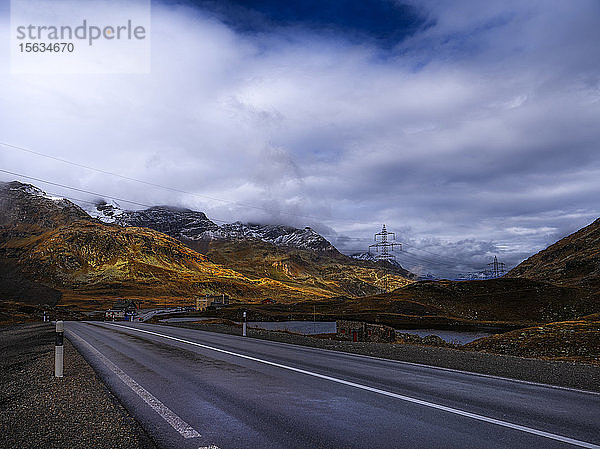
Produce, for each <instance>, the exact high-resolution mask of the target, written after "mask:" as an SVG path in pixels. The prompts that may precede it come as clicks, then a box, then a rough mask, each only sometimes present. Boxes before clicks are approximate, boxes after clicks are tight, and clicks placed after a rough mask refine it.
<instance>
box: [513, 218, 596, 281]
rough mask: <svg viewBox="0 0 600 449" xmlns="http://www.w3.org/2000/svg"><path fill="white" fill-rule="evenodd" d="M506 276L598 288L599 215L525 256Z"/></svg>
mask: <svg viewBox="0 0 600 449" xmlns="http://www.w3.org/2000/svg"><path fill="white" fill-rule="evenodd" d="M507 277H518V278H527V279H535V280H543V281H547V282H551V283H553V284H556V285H565V286H576V287H582V288H585V289H588V290H593V291H597V292H600V219H598V220H596V221H594V222H593V223H592V224H590V225H589V226H586V227H585V228H583V229H580V230H579V231H577V232H575V233H573V234H571V235H569V236H567V237H565V238H563V239H561V240H559V241H558V242H556V243H555V244H553V245H551V246H549V247H548V248H546V249H545V250H543V251H540V252H539V253H537V254H535V255H534V256H532V257H530V258H529V259H527V260H525V261H524V262H522V263H521V264H519V265H518V266H517V267H515V268H513V269H512V270H511V271H510V272H509V273H508V274H507Z"/></svg>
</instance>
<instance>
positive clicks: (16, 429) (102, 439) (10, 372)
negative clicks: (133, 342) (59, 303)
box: [0, 323, 156, 449]
mask: <svg viewBox="0 0 600 449" xmlns="http://www.w3.org/2000/svg"><path fill="white" fill-rule="evenodd" d="M64 344H65V346H64V358H65V372H64V377H63V378H62V379H57V378H55V377H54V327H53V326H52V325H50V324H48V323H46V324H44V323H35V324H20V325H12V326H1V327H0V352H1V354H2V357H1V359H0V372H1V379H2V380H1V381H0V429H2V431H1V432H0V447H2V448H19V449H24V448H32V449H33V448H36V449H37V448H40V447H47V448H82V449H83V448H90V447H94V448H106V449H109V448H111V449H112V448H132V449H136V448H147V449H154V448H156V446H155V445H154V443H153V442H152V440H151V439H150V437H149V436H148V435H147V434H146V433H145V431H144V429H143V428H142V427H141V425H140V424H139V423H138V422H137V421H135V420H134V419H133V418H132V417H131V416H130V415H129V413H128V412H127V411H126V410H125V408H124V407H123V406H122V405H121V404H120V403H119V401H118V400H117V399H116V398H115V397H114V396H113V395H112V393H111V392H110V391H109V390H108V389H107V388H106V387H105V386H104V384H103V383H102V381H101V380H99V378H98V377H97V376H96V374H95V373H94V370H93V369H92V368H91V367H90V366H89V365H88V363H87V362H86V361H85V360H84V359H83V357H82V356H81V355H80V354H79V352H77V350H76V349H75V348H74V347H73V346H72V345H71V343H70V342H69V341H68V340H66V339H65V343H64Z"/></svg>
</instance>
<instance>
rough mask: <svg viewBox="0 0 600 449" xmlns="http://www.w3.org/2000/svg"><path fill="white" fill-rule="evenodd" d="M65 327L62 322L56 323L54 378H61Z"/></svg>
mask: <svg viewBox="0 0 600 449" xmlns="http://www.w3.org/2000/svg"><path fill="white" fill-rule="evenodd" d="M64 336H65V325H64V323H63V322H62V321H57V322H56V342H55V343H54V377H63V342H64V338H65V337H64Z"/></svg>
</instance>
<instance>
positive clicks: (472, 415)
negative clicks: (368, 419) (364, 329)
mask: <svg viewBox="0 0 600 449" xmlns="http://www.w3.org/2000/svg"><path fill="white" fill-rule="evenodd" d="M106 324H107V325H108V326H113V327H117V328H122V329H123V328H124V329H129V330H131V331H134V332H142V333H145V334H150V335H155V336H157V337H162V338H166V339H169V340H173V341H178V342H181V343H186V344H189V345H192V346H198V347H200V348H204V349H209V350H211V351H215V352H220V353H222V354H227V355H232V356H235V357H240V358H242V359H246V360H252V361H254V362H259V363H264V364H265V365H270V366H275V367H277V368H282V369H285V370H288V371H294V372H296V373H301V374H306V375H308V376H312V377H317V378H319V379H324V380H328V381H331V382H336V383H339V384H343V385H348V386H350V387H354V388H358V389H361V390H366V391H371V392H373V393H378V394H381V395H384V396H388V397H392V398H395V399H400V400H402V401H406V402H412V403H413V404H419V405H422V406H425V407H429V408H433V409H436V410H442V411H445V412H448V413H453V414H455V415H460V416H465V417H467V418H472V419H475V420H477V421H482V422H487V423H490V424H496V425H498V426H502V427H507V428H510V429H514V430H519V431H521V432H525V433H529V434H532V435H537V436H540V437H544V438H548V439H551V440H555V441H560V442H562V443H567V444H571V445H573V446H578V447H584V448H587V449H600V446H599V445H597V444H593V443H588V442H586V441H580V440H576V439H574V438H569V437H566V436H563V435H557V434H554V433H550V432H545V431H543V430H538V429H533V428H531V427H526V426H521V425H519V424H514V423H511V422H508V421H502V420H500V419H496V418H491V417H489V416H485V415H479V414H477V413H471V412H467V411H465V410H459V409H456V408H452V407H446V406H445V405H441V404H436V403H434V402H429V401H423V400H421V399H416V398H412V397H410V396H404V395H402V394H398V393H393V392H391V391H386V390H381V389H379V388H374V387H369V386H368V385H362V384H358V383H356V382H350V381H348V380H344V379H339V378H337V377H331V376H327V375H325V374H319V373H315V372H312V371H307V370H304V369H301V368H295V367H293V366H288V365H283V364H281V363H277V362H271V361H269V360H264V359H259V358H257V357H252V356H249V355H245V354H240V353H237V352H233V351H227V350H225V349H220V348H215V347H213V346H208V345H204V344H202V343H196V342H193V341H189V340H184V339H182V338H177V337H172V336H170V335H165V334H159V333H158V332H152V331H147V330H144V329H137V328H135V327H129V326H122V325H117V324H112V323H106Z"/></svg>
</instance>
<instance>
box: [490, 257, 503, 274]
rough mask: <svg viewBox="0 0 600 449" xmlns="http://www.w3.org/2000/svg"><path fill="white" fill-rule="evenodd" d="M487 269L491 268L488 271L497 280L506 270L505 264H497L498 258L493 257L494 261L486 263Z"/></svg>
mask: <svg viewBox="0 0 600 449" xmlns="http://www.w3.org/2000/svg"><path fill="white" fill-rule="evenodd" d="M488 267H491V268H490V270H489V271H491V274H492V276H493V277H495V278H497V277H500V276H502V275H503V274H504V273H505V272H506V269H505V268H504V267H505V264H504V263H503V262H498V257H497V256H494V261H493V262H490V263H488Z"/></svg>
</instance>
